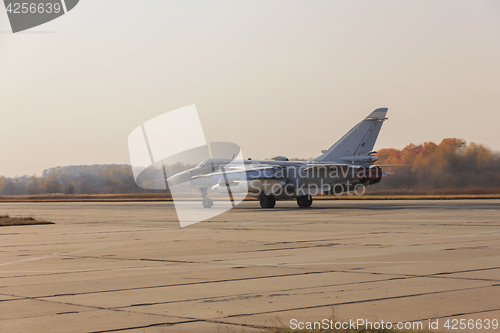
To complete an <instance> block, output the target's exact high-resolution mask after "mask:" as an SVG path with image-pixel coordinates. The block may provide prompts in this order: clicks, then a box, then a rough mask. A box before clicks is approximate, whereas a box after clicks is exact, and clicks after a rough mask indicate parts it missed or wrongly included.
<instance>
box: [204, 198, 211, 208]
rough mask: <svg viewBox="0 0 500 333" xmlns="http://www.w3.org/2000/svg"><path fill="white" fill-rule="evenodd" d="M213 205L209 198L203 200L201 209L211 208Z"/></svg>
mask: <svg viewBox="0 0 500 333" xmlns="http://www.w3.org/2000/svg"><path fill="white" fill-rule="evenodd" d="M213 205H214V201H213V200H212V199H210V198H203V207H205V208H211V207H212V206H213Z"/></svg>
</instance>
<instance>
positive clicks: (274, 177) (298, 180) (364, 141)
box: [167, 108, 387, 208]
mask: <svg viewBox="0 0 500 333" xmlns="http://www.w3.org/2000/svg"><path fill="white" fill-rule="evenodd" d="M386 113H387V108H379V109H376V110H375V111H373V112H371V113H370V114H369V115H368V116H367V117H366V118H365V119H363V120H362V121H361V122H359V123H358V124H357V125H356V126H354V127H353V128H352V129H351V130H350V131H349V132H347V133H346V134H345V135H344V136H343V137H342V138H340V140H338V141H337V142H336V143H335V144H334V145H332V146H331V147H330V148H328V149H326V150H322V151H321V152H322V154H321V155H320V156H318V157H317V158H315V159H313V160H311V161H290V160H289V159H288V158H286V157H284V156H278V157H275V158H273V159H272V160H258V161H257V160H251V159H248V160H245V161H244V164H243V165H240V166H239V167H234V166H231V164H230V162H231V159H215V158H212V159H207V160H205V161H203V162H201V163H200V164H198V165H197V166H196V167H194V168H192V169H189V170H186V171H183V172H180V173H178V174H175V175H173V176H171V177H169V178H168V179H167V181H168V183H169V185H174V186H183V187H191V188H193V187H194V188H197V189H199V190H200V191H201V194H202V197H203V207H205V208H210V207H212V206H213V204H214V202H213V200H212V199H210V198H209V197H208V193H209V191H213V192H222V193H227V192H229V195H231V193H245V192H247V193H248V194H250V195H252V196H254V197H256V198H258V199H259V200H260V206H261V207H262V208H273V207H274V206H275V205H276V200H287V199H294V198H295V199H296V200H297V204H298V206H299V207H301V208H308V207H310V206H311V205H312V202H313V199H312V195H317V194H321V193H325V194H336V195H338V194H342V193H346V192H347V193H348V194H349V191H354V193H355V194H358V195H359V192H360V191H363V193H364V186H366V185H373V184H376V183H378V182H379V181H380V180H381V178H382V175H383V173H382V169H381V166H379V165H373V164H374V163H375V162H376V161H377V157H376V156H374V155H373V154H374V153H376V151H373V147H374V145H375V141H376V140H377V137H378V135H379V132H380V129H381V127H382V124H383V122H384V121H385V120H387V118H386V117H385V116H386ZM351 194H352V193H351Z"/></svg>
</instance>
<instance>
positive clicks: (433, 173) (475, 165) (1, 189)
mask: <svg viewBox="0 0 500 333" xmlns="http://www.w3.org/2000/svg"><path fill="white" fill-rule="evenodd" d="M377 157H378V159H379V160H378V162H377V164H406V165H408V166H407V167H398V168H390V167H384V168H383V170H384V172H386V173H388V176H387V177H384V179H382V181H381V182H380V183H378V184H377V185H375V186H373V188H372V187H369V190H409V189H411V190H414V189H420V190H436V189H457V190H465V189H467V190H470V189H490V190H491V189H497V190H499V191H500V173H499V171H500V155H499V154H498V153H496V152H492V151H491V150H489V149H488V148H486V147H484V146H483V145H480V144H475V143H469V144H467V143H466V142H465V141H463V140H460V139H444V140H443V141H442V142H441V143H439V144H435V143H433V142H426V143H424V144H420V145H414V144H410V145H408V146H406V147H405V148H403V149H392V148H391V149H381V150H379V151H378V153H377ZM187 167H190V166H185V165H181V164H174V165H171V166H169V167H168V168H167V170H166V171H167V174H170V175H171V174H175V173H177V172H179V171H181V170H184V169H186V168H187ZM160 174H161V175H163V170H162V171H161V173H160ZM149 177H150V178H151V179H152V180H151V181H158V179H159V177H158V170H156V171H151V175H150V176H149ZM145 179H148V175H147V174H146V175H145ZM161 180H163V178H161ZM153 192H156V193H158V192H162V193H164V192H165V191H164V190H163V191H153V190H145V189H143V188H141V187H139V186H137V185H136V183H135V181H134V177H133V174H132V169H131V167H130V166H129V165H124V164H121V165H115V164H113V165H79V166H66V167H56V168H50V169H47V170H45V171H44V172H43V174H42V177H36V176H22V177H17V178H6V177H0V195H35V194H56V193H64V194H121V193H153ZM167 192H168V189H167Z"/></svg>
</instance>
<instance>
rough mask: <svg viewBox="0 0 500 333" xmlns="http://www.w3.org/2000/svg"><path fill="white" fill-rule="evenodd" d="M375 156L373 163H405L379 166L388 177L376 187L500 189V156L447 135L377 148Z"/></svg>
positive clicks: (480, 146) (481, 146) (482, 147)
mask: <svg viewBox="0 0 500 333" xmlns="http://www.w3.org/2000/svg"><path fill="white" fill-rule="evenodd" d="M376 156H377V157H378V159H379V160H378V162H377V164H381V165H382V164H407V165H408V167H403V168H401V167H398V168H394V167H386V168H383V171H388V173H389V176H388V177H384V179H382V181H381V182H380V185H379V186H378V188H379V189H494V188H498V189H500V173H499V171H500V156H499V154H498V153H496V152H492V151H491V150H490V149H488V148H486V147H484V146H483V145H480V144H476V143H467V142H465V141H464V140H461V139H456V138H449V139H444V140H443V141H441V143H439V144H435V143H434V142H425V143H423V144H420V145H415V144H409V145H408V146H406V147H404V148H403V149H401V150H399V149H393V148H390V149H381V150H379V151H378V153H377V154H376ZM392 172H394V174H392ZM489 192H491V191H489Z"/></svg>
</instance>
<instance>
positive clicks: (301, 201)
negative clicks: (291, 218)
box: [297, 195, 313, 208]
mask: <svg viewBox="0 0 500 333" xmlns="http://www.w3.org/2000/svg"><path fill="white" fill-rule="evenodd" d="M312 203H313V198H312V196H310V195H301V196H300V197H297V205H299V207H300V208H309V207H311V205H312Z"/></svg>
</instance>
